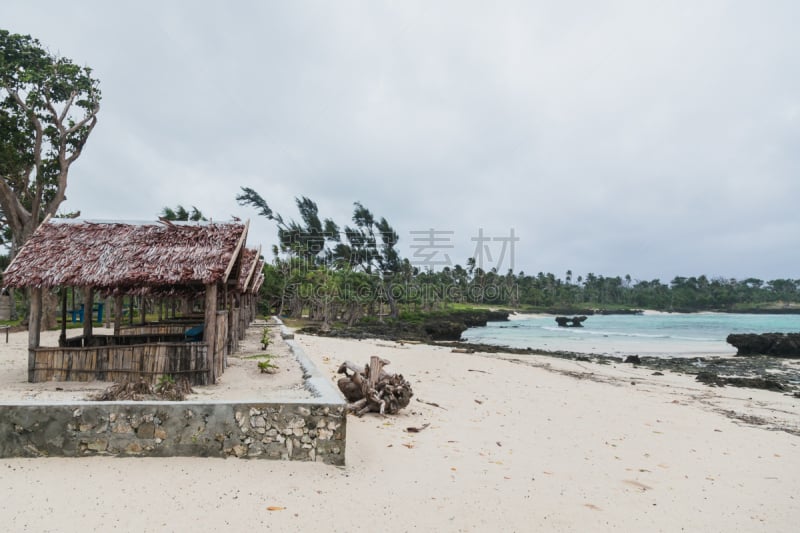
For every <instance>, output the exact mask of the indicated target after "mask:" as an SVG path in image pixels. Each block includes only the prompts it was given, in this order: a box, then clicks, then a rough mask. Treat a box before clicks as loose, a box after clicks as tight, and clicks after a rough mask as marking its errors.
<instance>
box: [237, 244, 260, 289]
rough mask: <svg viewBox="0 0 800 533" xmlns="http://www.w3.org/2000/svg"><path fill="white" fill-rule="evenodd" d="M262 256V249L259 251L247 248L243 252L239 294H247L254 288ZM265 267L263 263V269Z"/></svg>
mask: <svg viewBox="0 0 800 533" xmlns="http://www.w3.org/2000/svg"><path fill="white" fill-rule="evenodd" d="M260 254H261V248H258V250H253V249H251V248H245V250H244V251H243V252H242V268H241V269H240V271H239V280H238V284H237V288H238V290H239V292H241V293H246V292H248V290H249V289H250V288H251V287H252V285H253V281H254V279H255V274H256V273H257V271H256V268H258V265H259V255H260ZM263 266H264V263H263V262H262V263H261V267H262V268H263Z"/></svg>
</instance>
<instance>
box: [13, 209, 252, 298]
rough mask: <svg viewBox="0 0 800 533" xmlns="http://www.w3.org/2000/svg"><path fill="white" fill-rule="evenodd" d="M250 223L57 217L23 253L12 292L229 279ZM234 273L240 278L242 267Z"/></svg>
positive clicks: (132, 289)
mask: <svg viewBox="0 0 800 533" xmlns="http://www.w3.org/2000/svg"><path fill="white" fill-rule="evenodd" d="M247 227H248V223H218V222H214V223H210V222H206V223H196V222H193V223H181V222H170V223H158V222H137V223H131V222H113V221H108V222H106V221H103V222H93V221H74V220H69V221H67V220H52V221H49V222H45V223H44V224H42V225H41V226H39V228H38V229H37V230H36V231H35V232H34V234H33V235H32V236H31V238H30V239H29V240H28V242H26V243H25V245H24V246H23V247H22V249H20V251H19V253H18V254H17V256H16V257H15V258H14V261H13V262H12V263H11V265H9V267H8V269H6V272H5V274H4V276H3V284H4V285H6V286H9V287H43V288H53V287H59V286H72V287H82V286H92V287H95V288H97V289H99V290H100V291H101V292H106V293H112V294H119V293H143V292H154V291H156V292H160V291H172V290H174V289H175V288H176V287H186V288H189V287H195V288H196V287H197V286H200V285H207V284H211V283H222V282H225V281H227V279H228V277H229V276H230V274H231V272H232V271H233V270H234V266H236V265H237V260H239V259H240V254H241V250H242V249H243V248H244V242H245V239H246V237H247ZM234 276H236V277H237V278H238V276H239V272H238V270H236V271H235V272H234Z"/></svg>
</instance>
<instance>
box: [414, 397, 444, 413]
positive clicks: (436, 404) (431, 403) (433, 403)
mask: <svg viewBox="0 0 800 533" xmlns="http://www.w3.org/2000/svg"><path fill="white" fill-rule="evenodd" d="M417 401H418V402H419V403H424V404H425V405H430V406H432V407H438V408H439V409H444V410H445V411H447V408H445V407H442V406H441V405H439V404H438V403H435V402H426V401H425V400H421V399H419V398H417Z"/></svg>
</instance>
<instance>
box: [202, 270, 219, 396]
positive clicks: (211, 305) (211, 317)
mask: <svg viewBox="0 0 800 533" xmlns="http://www.w3.org/2000/svg"><path fill="white" fill-rule="evenodd" d="M205 313H206V316H205V324H204V325H203V340H204V341H205V342H206V344H207V345H208V352H207V355H206V364H207V366H208V382H209V383H210V384H211V385H213V384H214V383H216V382H217V365H216V362H217V284H216V283H212V284H210V285H206V309H205Z"/></svg>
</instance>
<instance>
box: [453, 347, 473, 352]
mask: <svg viewBox="0 0 800 533" xmlns="http://www.w3.org/2000/svg"><path fill="white" fill-rule="evenodd" d="M450 353H475V350H473V349H472V348H453V349H452V350H450Z"/></svg>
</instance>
